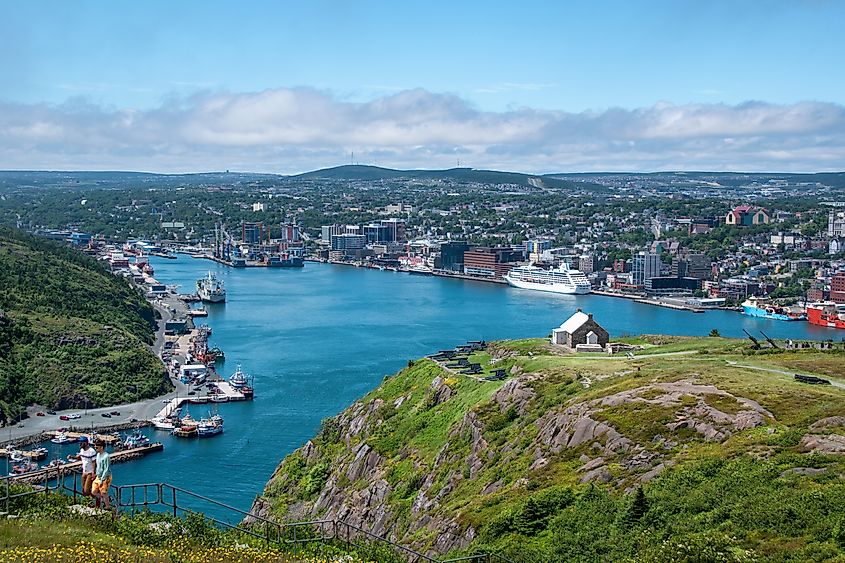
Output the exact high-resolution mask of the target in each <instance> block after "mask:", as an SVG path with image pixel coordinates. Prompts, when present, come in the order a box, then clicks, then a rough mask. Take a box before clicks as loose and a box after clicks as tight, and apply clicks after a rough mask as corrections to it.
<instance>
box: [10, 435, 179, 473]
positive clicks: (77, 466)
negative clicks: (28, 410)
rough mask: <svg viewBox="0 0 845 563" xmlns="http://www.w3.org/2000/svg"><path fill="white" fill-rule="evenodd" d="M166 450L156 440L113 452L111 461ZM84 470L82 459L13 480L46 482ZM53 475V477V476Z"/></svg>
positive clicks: (127, 459)
mask: <svg viewBox="0 0 845 563" xmlns="http://www.w3.org/2000/svg"><path fill="white" fill-rule="evenodd" d="M162 450H164V444H162V443H161V442H154V443H152V444H148V445H146V446H141V447H138V448H132V449H128V450H120V451H119V452H111V462H112V463H121V462H124V461H130V460H132V459H136V458H138V457H141V456H144V455H147V454H150V453H153V452H160V451H162ZM81 471H82V462H81V461H71V462H69V463H66V464H64V465H61V466H59V467H50V468H48V469H38V470H37V471H30V472H29V473H24V474H22V475H13V476H11V479H12V480H13V481H20V482H23V483H26V482H29V481H32V482H36V483H41V482H44V480H45V479H47V480H49V479H56V478H59V477H62V476H64V475H69V474H70V473H73V472H81ZM51 475H52V477H51Z"/></svg>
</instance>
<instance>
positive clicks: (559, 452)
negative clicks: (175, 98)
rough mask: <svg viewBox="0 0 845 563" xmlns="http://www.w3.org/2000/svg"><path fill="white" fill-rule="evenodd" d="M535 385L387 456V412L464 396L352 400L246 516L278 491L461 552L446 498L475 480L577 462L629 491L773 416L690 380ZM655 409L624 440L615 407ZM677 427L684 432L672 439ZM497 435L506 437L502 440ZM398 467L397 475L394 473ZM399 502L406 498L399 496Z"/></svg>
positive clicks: (459, 530)
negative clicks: (557, 392)
mask: <svg viewBox="0 0 845 563" xmlns="http://www.w3.org/2000/svg"><path fill="white" fill-rule="evenodd" d="M617 375H618V374H617ZM607 377H610V375H608V376H607ZM538 382H542V376H541V375H539V374H536V373H525V374H521V375H519V376H518V377H515V378H513V379H510V380H509V381H507V382H506V383H504V384H503V385H502V386H501V387H500V388H498V389H497V390H496V391H495V392H494V393H493V394H492V395H491V396H490V397H489V401H488V402H485V403H481V404H479V405H478V406H476V407H474V408H468V409H465V412H463V414H462V416H460V417H454V418H452V419H451V422H450V426H449V427H448V428H447V429H446V430H445V432H444V433H443V435H442V436H441V437H440V439H441V440H442V442H438V443H437V449H436V450H434V451H433V452H429V454H428V456H429V457H428V458H426V457H425V456H423V455H422V454H421V453H420V452H419V451H417V450H416V449H414V448H413V447H411V446H410V445H408V444H404V443H401V442H400V443H395V444H393V446H392V449H390V450H389V451H386V450H385V449H384V446H383V445H382V446H379V443H380V442H379V441H378V438H379V437H380V436H383V435H385V432H388V430H386V429H389V428H390V427H391V426H390V425H391V424H393V423H394V422H395V419H393V418H392V417H397V418H398V419H401V418H402V417H403V416H410V414H409V413H414V412H420V411H426V412H427V411H430V412H431V413H440V412H446V411H448V409H450V408H454V402H455V401H456V398H457V400H460V392H459V391H457V390H456V389H454V388H453V387H452V386H451V385H449V381H448V380H446V379H444V376H443V375H437V376H433V377H432V379H430V380H429V382H427V383H423V384H420V383H417V384H415V385H413V386H411V387H410V388H409V389H408V390H403V391H402V394H401V395H399V396H398V397H393V398H390V399H385V400H382V399H381V398H375V399H372V400H369V401H363V402H357V403H355V404H354V405H352V406H351V407H349V408H348V409H346V410H345V411H344V412H343V413H341V414H340V415H338V416H337V417H336V418H335V419H334V420H335V426H334V428H335V432H336V435H335V436H334V438H332V439H333V440H334V441H333V442H332V444H334V445H333V446H332V445H330V446H326V445H324V444H323V441H321V440H322V439H317V440H314V441H309V442H308V443H306V444H305V446H303V447H302V448H300V449H299V450H298V451H297V452H295V453H294V454H292V455H291V456H289V458H288V459H287V460H286V461H285V462H283V463H282V465H280V466H279V468H278V469H277V470H276V472H275V473H274V475H273V477H272V478H271V481H270V483H269V484H268V487H267V495H268V498H265V497H260V498H259V499H257V500H256V502H255V504H254V506H253V509H252V513H253V514H254V515H256V516H257V517H260V518H269V517H280V516H281V514H279V513H274V503H276V502H278V501H275V500H274V498H283V499H284V500H283V501H282V502H280V505H281V506H282V509H283V511H284V517H285V518H287V519H291V520H298V519H312V518H326V519H341V520H345V521H347V522H349V523H351V524H354V525H356V526H360V527H362V528H364V529H366V530H369V531H371V532H372V533H375V534H379V535H387V536H388V537H391V538H392V539H395V540H399V541H406V542H407V543H409V545H410V546H411V547H414V548H417V549H421V550H423V551H426V552H428V553H430V554H442V553H445V552H447V551H449V550H452V549H462V548H465V547H467V546H468V545H469V544H470V542H472V541H473V539H474V538H475V537H476V530H475V529H474V528H473V525H472V524H471V523H470V522H471V520H469V519H466V518H462V517H461V514H460V512H459V510H456V509H455V508H454V505H453V504H450V503H451V502H452V499H453V498H454V496H453V493H455V492H456V491H457V490H459V489H460V490H463V491H464V493H462V494H464V495H465V494H466V492H465V491H466V490H467V489H465V488H464V487H468V486H470V487H472V489H471V490H472V491H473V493H472V494H473V495H474V496H475V497H478V496H481V497H488V496H489V497H493V496H495V495H497V494H501V493H502V492H504V491H511V490H515V489H524V488H526V487H527V485H528V484H529V483H530V482H531V480H532V479H535V478H536V477H538V476H539V475H542V473H543V472H544V471H548V470H549V469H553V468H554V466H555V464H558V463H561V462H566V463H571V462H572V461H574V460H578V461H579V462H580V467H579V468H578V469H577V471H576V475H575V477H576V479H577V480H578V481H580V482H581V483H597V484H606V485H607V486H610V487H616V488H618V489H620V490H632V489H633V488H635V487H636V486H637V485H638V483H644V482H648V481H651V480H652V479H654V478H656V477H658V476H659V475H660V474H661V473H662V472H664V471H665V470H666V469H667V468H668V467H671V466H672V465H674V463H675V461H674V459H673V457H674V455H676V454H677V453H678V452H679V451H681V447H680V446H679V444H681V443H682V442H683V441H684V440H689V439H696V440H699V441H712V442H722V441H725V440H727V439H728V438H730V436H732V435H733V434H735V433H737V432H742V431H743V430H747V429H750V428H754V427H756V426H760V425H765V424H768V423H769V422H770V421H773V420H774V417H773V416H772V414H771V413H770V412H769V411H768V410H766V409H765V408H763V407H762V406H760V405H759V404H758V403H756V402H754V401H752V400H750V399H747V398H744V397H738V396H734V395H732V394H730V393H728V392H726V391H724V390H721V389H719V388H717V387H715V386H713V385H703V384H699V383H697V382H696V380H695V379H694V378H690V379H684V380H680V381H674V382H643V385H641V386H639V387H636V388H633V389H627V390H624V391H620V392H616V393H612V394H609V395H606V396H602V397H599V398H593V399H590V400H584V399H581V400H579V399H578V396H576V398H575V399H574V400H572V401H570V402H568V403H565V404H559V405H554V406H552V407H551V408H548V407H547V410H545V411H541V410H540V409H539V408H538V405H539V404H541V403H540V401H541V400H542V397H541V396H540V395H539V393H538V391H537V389H538V387H537V386H536V385H537V384H538ZM414 389H417V392H416V394H414V391H413V390H414ZM421 396H422V398H420V397H421ZM651 407H653V411H654V412H658V413H661V415H664V413H668V414H665V416H667V417H668V418H667V419H666V422H660V424H661V425H662V426H659V427H657V430H656V431H655V432H654V435H650V436H647V437H646V438H645V439H643V436H642V432H640V433H635V432H631V431H630V430H628V431H627V433H628V434H627V435H626V431H623V430H621V429H620V427H617V426H616V425H615V424H614V423H613V422H612V421H613V420H618V419H614V418H613V413H615V412H616V413H618V412H625V411H624V409H634V410H637V409H641V410H645V411H649V409H650V408H651ZM400 408H401V411H400V410H399V409H400ZM620 409H623V410H622V411H620ZM448 412H454V410H453V411H448ZM397 413H400V414H397ZM401 413H405V414H404V415H403V414H401ZM497 417H498V418H497ZM503 418H504V419H506V422H504V423H502V420H503ZM497 420H498V422H496V421H497ZM834 422H835V423H836V424H839V421H831V420H828V419H825V421H819V422H818V423H817V424H820V425H821V424H822V423H824V424H826V425H831V424H834ZM503 424H504V425H505V426H507V425H508V424H514V425H516V426H515V427H516V428H519V431H518V432H511V433H505V434H497V432H498V429H501V428H503ZM494 427H495V428H494ZM820 427H821V426H820ZM689 430H692V431H693V433H694V434H693V438H690V435H689ZM682 431H684V432H685V434H684V436H683V437H681V436H680V435H679V434H678V433H679V432H682ZM503 435H504V436H508V438H507V439H505V440H503V439H502V436H503ZM802 445H803V446H804V448H805V449H806V450H812V451H825V452H832V451H835V452H836V453H845V437H842V436H838V435H829V436H810V435H808V436H805V441H804V442H802ZM526 458H527V459H526ZM514 461H516V462H518V463H522V464H523V465H520V467H521V468H522V469H520V471H519V472H518V475H519V478H518V479H514V477H513V474H514V473H513V472H511V473H510V475H511V476H510V477H504V476H503V475H507V473H497V472H496V471H495V468H496V467H498V466H502V467H506V466H507V465H508V464H509V463H511V462H514ZM526 462H527V463H526ZM399 466H401V467H402V470H401V477H397V476H396V473H395V471H396V468H397V467H399ZM320 469H324V470H325V472H326V473H327V476H325V475H324V477H325V480H324V481H323V482H321V484H322V486H321V487H320V488H319V490H318V491H315V492H314V493H313V494H312V495H311V496H310V497H309V496H304V495H303V494H302V492H301V491H302V488H303V483H306V482H309V479H312V478H316V477H314V475H319V471H318V470H320ZM480 479H483V480H484V481H479V480H480ZM280 495H281V496H280ZM399 498H401V499H404V500H403V501H402V502H401V503H400V502H398V501H397V499H399ZM464 498H465V497H464ZM402 503H404V504H402ZM403 507H404V508H403ZM449 507H451V508H449ZM447 508H448V509H447ZM412 536H413V538H414V539H413V540H408V538H411V537H412Z"/></svg>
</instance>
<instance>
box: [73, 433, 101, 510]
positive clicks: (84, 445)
mask: <svg viewBox="0 0 845 563" xmlns="http://www.w3.org/2000/svg"><path fill="white" fill-rule="evenodd" d="M96 457H97V452H96V451H94V448H92V447H91V444H89V443H88V436H82V437H81V438H80V439H79V453H78V454H76V455H72V454H71V455H69V456H67V458H68V459H73V460H76V461H81V462H82V494H83V496H86V497H90V496H91V484H92V483H93V482H94V474H95V470H96Z"/></svg>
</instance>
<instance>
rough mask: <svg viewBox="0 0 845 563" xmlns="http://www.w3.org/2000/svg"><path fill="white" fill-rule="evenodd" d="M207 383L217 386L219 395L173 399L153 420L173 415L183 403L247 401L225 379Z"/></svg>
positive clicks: (212, 403)
mask: <svg viewBox="0 0 845 563" xmlns="http://www.w3.org/2000/svg"><path fill="white" fill-rule="evenodd" d="M209 382H210V383H214V384H215V385H217V388H218V389H220V393H215V394H206V395H189V396H187V397H174V398H173V399H170V401H168V402H167V403H165V405H164V408H162V409H161V410H160V411H159V412H158V413H157V414H156V415H155V418H167V417H169V416H171V415H174V414H176V412H177V411H178V410H179V409H180V408H181V407H182V405H184V404H185V403H188V404H208V405H216V404H220V403H228V402H234V401H246V400H247V397H246V395H244V394H243V393H241V392H240V391H238V390H237V389H235V388H234V387H232V384H231V383H229V382H228V381H226V380H225V379H220V380H209ZM213 398H218V400H216V401H215V400H212V399H213Z"/></svg>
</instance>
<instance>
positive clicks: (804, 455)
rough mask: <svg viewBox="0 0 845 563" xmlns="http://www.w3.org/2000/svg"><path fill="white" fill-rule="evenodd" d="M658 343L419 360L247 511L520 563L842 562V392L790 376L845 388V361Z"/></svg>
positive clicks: (335, 424)
mask: <svg viewBox="0 0 845 563" xmlns="http://www.w3.org/2000/svg"><path fill="white" fill-rule="evenodd" d="M655 341H658V340H654V339H653V340H652V341H651V343H649V342H646V341H643V342H642V343H643V344H644V345H645V346H646V347H648V348H649V350H647V351H646V352H643V354H647V353H648V355H642V356H641V357H636V358H634V359H628V358H609V357H589V358H588V357H583V356H580V355H560V354H559V353H558V352H557V351H556V350H552V349H550V347H549V346H548V345H547V344H546V343H545V341H544V340H539V339H538V340H529V341H518V342H503V343H497V344H495V345H493V346H492V347H491V348H490V349H489V350H488V351H487V352H484V353H480V354H477V355H476V357H475V360H478V361H481V362H482V363H485V364H487V365H488V366H493V367H495V368H500V369H501V368H504V369H505V370H506V371H507V373H509V374H510V378H509V379H508V380H506V381H504V382H488V381H484V382H481V381H476V380H474V379H471V378H468V377H466V376H462V375H458V374H455V373H452V372H450V371H447V370H446V369H444V368H443V367H441V366H439V365H438V364H436V363H435V362H433V361H431V360H421V361H418V362H416V363H414V364H413V365H412V366H410V367H409V368H407V369H405V370H402V371H401V372H399V373H398V374H396V375H395V376H392V377H389V378H386V379H385V381H384V383H383V384H382V385H381V386H380V387H379V388H378V389H376V390H375V391H373V392H372V393H370V394H368V395H367V396H366V397H364V398H363V399H362V400H361V401H359V402H357V403H355V404H354V405H352V406H351V407H349V408H348V409H347V410H345V411H344V412H342V413H341V414H340V415H338V416H337V417H335V418H333V419H330V420H327V421H325V422H324V424H323V427H322V429H321V432H320V434H319V435H318V436H317V437H316V438H315V439H314V440H312V441H310V442H308V443H307V444H306V445H305V446H304V447H302V448H300V449H299V450H297V451H296V452H294V453H293V454H291V455H289V456H288V457H287V458H286V459H285V460H283V462H282V463H281V464H280V465H279V467H278V468H277V470H276V472H275V473H274V475H273V477H272V478H271V480H270V482H269V483H268V485H267V488H266V489H265V491H264V495H263V496H261V497H259V498H258V499H257V500H256V503H255V505H254V507H253V511H254V512H255V513H259V514H262V515H272V516H273V517H276V518H279V519H287V520H300V519H306V518H313V517H321V518H340V519H344V520H347V521H350V522H353V523H356V524H358V525H361V526H362V527H364V528H366V529H368V530H371V531H373V532H374V533H377V534H383V535H387V536H389V537H391V538H393V539H397V540H400V541H402V542H404V543H406V544H408V545H411V546H414V547H416V548H419V549H423V550H426V551H429V552H431V553H439V554H443V553H447V552H450V551H451V552H466V551H472V550H476V549H488V550H495V551H499V552H501V553H504V554H505V555H507V556H508V557H509V558H511V559H513V560H514V561H538V562H539V561H598V560H638V561H670V560H685V558H687V557H689V556H691V554H698V555H699V556H700V557H703V559H702V558H700V559H697V560H701V561H710V560H713V561H716V560H719V561H746V560H756V559H760V558H763V559H766V560H796V561H797V560H812V559H817V560H824V559H826V558H830V557H834V556H839V557H842V556H843V554H845V550H843V547H845V517H843V514H845V485H844V484H843V475H845V460H843V454H845V389H843V388H841V387H837V386H824V387H822V386H818V387H815V386H807V385H803V384H799V383H796V382H794V381H793V379H792V377H791V374H790V370H791V369H794V367H793V366H797V365H800V366H801V367H800V369H802V370H807V371H809V372H816V373H823V374H825V375H827V376H828V377H835V378H837V381H842V379H841V378H842V377H843V376H845V367H843V366H845V361H842V360H845V355H843V352H842V351H835V352H826V353H823V352H811V351H806V352H801V353H799V352H792V353H782V354H776V355H775V354H771V355H765V356H761V355H756V354H755V355H748V354H750V351H748V350H745V349H744V348H743V346H744V345H743V344H742V343H741V342H737V341H730V340H723V339H703V340H697V341H691V340H685V339H677V338H672V339H669V338H665V337H660V339H659V341H660V342H662V343H663V344H664V345H663V346H657V347H654V346H652V343H653V342H655ZM654 351H658V352H659V351H666V352H676V354H674V355H653V352H654ZM677 352H680V354H677ZM730 362H734V363H730ZM747 366H752V367H762V368H765V369H771V370H774V371H762V370H759V369H750V368H749V367H747ZM779 371H782V372H783V373H779ZM702 554H704V555H702Z"/></svg>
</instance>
